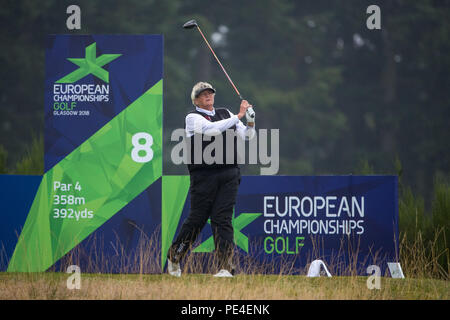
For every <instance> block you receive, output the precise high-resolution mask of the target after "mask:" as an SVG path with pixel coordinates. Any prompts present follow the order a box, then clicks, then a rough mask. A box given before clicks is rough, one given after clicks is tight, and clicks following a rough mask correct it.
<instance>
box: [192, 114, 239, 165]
mask: <svg viewBox="0 0 450 320" xmlns="http://www.w3.org/2000/svg"><path fill="white" fill-rule="evenodd" d="M190 113H197V114H199V115H201V116H202V117H204V118H205V119H207V120H208V121H212V122H215V121H219V120H223V119H228V118H230V113H229V112H228V110H227V109H225V108H220V109H215V114H214V116H209V115H207V114H205V113H203V112H199V111H197V110H194V111H191V112H189V113H188V114H190ZM228 130H233V131H235V130H236V126H235V125H234V126H232V127H230V128H229V129H228ZM203 136H204V135H203V134H199V133H194V135H193V136H192V137H189V138H187V139H186V140H187V143H188V147H190V154H191V159H190V162H189V161H188V170H189V173H191V172H194V171H200V170H211V169H216V170H217V169H223V168H230V167H237V139H236V136H235V135H234V136H233V137H232V139H233V141H232V142H231V141H230V142H229V143H233V150H234V153H233V162H232V163H227V162H226V159H227V150H226V146H227V137H226V130H225V131H224V132H222V142H223V154H222V155H223V159H222V163H221V164H220V163H216V162H214V163H212V164H207V163H205V160H204V159H203V158H204V156H203V155H204V151H205V148H206V147H207V146H208V145H209V144H211V143H213V142H214V141H215V139H216V137H214V136H211V137H209V138H211V139H210V141H204V140H203ZM196 137H197V138H196ZM195 141H198V142H200V143H201V144H202V145H201V150H202V157H201V158H202V159H201V163H198V164H197V163H195V157H194V150H195V146H194V143H195ZM211 155H212V156H213V157H214V156H215V150H213V152H211Z"/></svg>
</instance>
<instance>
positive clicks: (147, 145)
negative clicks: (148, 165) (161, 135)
mask: <svg viewBox="0 0 450 320" xmlns="http://www.w3.org/2000/svg"><path fill="white" fill-rule="evenodd" d="M141 139H143V140H145V142H144V143H143V144H142V143H139V141H140V140H141ZM131 143H132V144H133V147H134V148H133V149H132V150H131V159H133V160H134V161H135V162H140V163H143V162H149V161H151V160H152V159H153V150H152V148H151V146H152V145H153V137H152V136H151V134H148V133H147V132H138V133H136V134H135V135H134V136H133V137H132V138H131ZM139 151H145V155H143V156H140V155H139V153H140V154H143V152H139Z"/></svg>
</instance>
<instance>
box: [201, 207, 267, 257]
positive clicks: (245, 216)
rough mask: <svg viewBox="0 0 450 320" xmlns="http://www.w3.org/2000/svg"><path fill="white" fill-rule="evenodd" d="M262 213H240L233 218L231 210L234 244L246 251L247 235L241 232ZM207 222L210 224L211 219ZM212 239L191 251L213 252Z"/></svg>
mask: <svg viewBox="0 0 450 320" xmlns="http://www.w3.org/2000/svg"><path fill="white" fill-rule="evenodd" d="M260 215H262V213H241V214H240V215H239V217H237V218H235V216H234V210H233V220H232V222H231V223H232V225H233V230H234V242H235V243H236V245H237V246H238V247H239V248H241V249H242V250H244V251H245V252H247V253H248V237H247V236H246V235H245V234H243V233H242V232H241V230H242V229H244V228H245V227H246V226H248V225H249V224H250V223H252V222H253V221H254V220H256V218H258V217H259V216H260ZM208 223H209V224H211V220H209V219H208ZM214 248H215V246H214V239H213V237H212V236H211V237H209V238H208V239H206V240H205V241H204V242H203V243H201V244H200V245H199V246H198V247H197V248H195V249H194V250H193V252H213V251H214Z"/></svg>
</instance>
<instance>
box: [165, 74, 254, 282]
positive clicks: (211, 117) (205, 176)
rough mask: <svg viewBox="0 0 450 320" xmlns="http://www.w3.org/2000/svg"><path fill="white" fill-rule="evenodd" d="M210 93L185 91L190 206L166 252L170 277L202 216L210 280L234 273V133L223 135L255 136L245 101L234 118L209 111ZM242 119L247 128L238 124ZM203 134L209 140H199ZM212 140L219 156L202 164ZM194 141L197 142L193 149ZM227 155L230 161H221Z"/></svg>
mask: <svg viewBox="0 0 450 320" xmlns="http://www.w3.org/2000/svg"><path fill="white" fill-rule="evenodd" d="M215 93H216V90H215V89H214V88H213V87H212V85H210V84H209V83H207V82H199V83H197V84H195V86H194V87H193V88H192V92H191V100H192V104H193V105H194V106H195V110H193V111H191V112H189V113H188V114H187V116H186V121H185V129H186V136H187V138H188V140H189V142H188V143H189V144H190V150H191V154H190V156H191V157H190V159H191V161H190V162H189V164H188V170H189V174H190V196H191V208H190V212H189V216H188V217H187V218H186V220H185V221H184V222H183V225H182V226H181V229H180V231H179V233H178V236H177V237H176V238H175V241H174V242H173V244H172V246H171V247H170V249H169V253H168V272H169V274H171V275H174V276H181V267H180V261H181V260H182V258H183V257H184V256H185V255H186V253H187V251H188V250H189V248H190V247H191V246H192V244H193V242H194V241H195V240H196V239H197V237H198V235H199V233H200V232H201V230H202V229H203V227H204V226H205V224H206V222H207V220H208V218H210V219H211V228H212V232H213V238H214V244H215V248H216V255H217V258H218V264H219V267H218V270H219V272H218V273H217V274H216V275H215V276H216V277H232V276H233V273H234V267H233V262H232V254H233V248H234V238H233V234H234V231H233V226H232V217H233V209H234V205H235V203H236V195H237V191H238V187H239V184H240V181H241V175H240V169H239V166H238V164H237V149H236V134H234V135H227V133H226V131H227V130H233V131H235V132H236V133H237V135H238V136H239V137H240V138H242V139H251V138H252V137H253V136H254V134H255V130H254V126H255V118H254V112H253V117H250V115H249V112H247V110H248V109H249V108H250V107H252V106H251V105H250V104H249V103H248V101H246V100H242V101H241V104H240V108H239V113H238V114H236V115H234V114H233V113H231V112H230V111H229V110H228V109H226V108H214V98H215ZM244 116H246V119H247V126H245V125H244V124H243V123H242V122H241V121H240V120H241V119H242V118H243V117H244ZM204 135H210V137H208V139H204ZM196 137H197V138H198V139H196ZM217 138H221V141H222V145H223V149H222V150H223V154H222V157H219V161H214V162H213V163H211V162H210V161H205V159H203V156H202V155H203V152H204V151H205V148H207V147H208V145H209V144H210V143H213V142H214V141H215V139H217ZM229 139H233V141H230V140H229ZM196 142H197V143H200V144H201V145H199V146H197V148H196V146H195V143H196ZM230 142H231V143H230ZM230 146H231V149H230ZM196 152H197V153H198V152H202V154H201V155H200V156H201V160H200V161H194V159H195V158H196V154H195V153H196ZM231 152H232V153H233V157H231V156H230V157H227V154H229V153H231ZM198 156H199V155H198V154H197V159H198V158H200V157H198Z"/></svg>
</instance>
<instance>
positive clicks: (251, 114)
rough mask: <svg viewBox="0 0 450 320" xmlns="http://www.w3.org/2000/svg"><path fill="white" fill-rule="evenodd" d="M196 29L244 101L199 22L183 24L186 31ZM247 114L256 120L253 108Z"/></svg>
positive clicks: (191, 21) (193, 21) (190, 21)
mask: <svg viewBox="0 0 450 320" xmlns="http://www.w3.org/2000/svg"><path fill="white" fill-rule="evenodd" d="M194 27H197V30H198V32H200V34H201V35H202V37H203V40H205V42H206V44H207V45H208V48H209V50H211V52H212V54H213V56H214V58H216V61H217V62H218V63H219V65H220V67H221V68H222V71H223V72H224V73H225V75H226V76H227V79H228V81H229V82H230V83H231V85H232V86H233V88H234V90H235V91H236V93H237V94H238V96H239V98H240V99H241V100H244V98H242V96H241V94H240V92H239V90H238V89H237V88H236V86H235V85H234V83H233V81H232V80H231V78H230V76H229V75H228V73H227V71H226V70H225V68H224V67H223V65H222V63H221V62H220V60H219V58H217V55H216V53H215V52H214V50H213V49H212V48H211V46H210V44H209V42H208V40H206V37H205V35H204V34H203V32H202V30H201V29H200V27H199V26H198V23H197V21H195V20H189V21H188V22H186V23H185V24H183V28H185V29H192V28H194ZM247 112H248V114H249V116H250V117H251V118H254V117H255V112H254V111H253V108H251V107H250V108H248V109H247Z"/></svg>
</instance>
